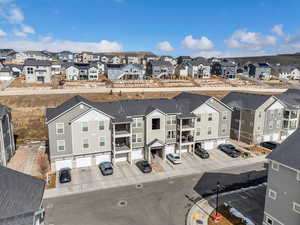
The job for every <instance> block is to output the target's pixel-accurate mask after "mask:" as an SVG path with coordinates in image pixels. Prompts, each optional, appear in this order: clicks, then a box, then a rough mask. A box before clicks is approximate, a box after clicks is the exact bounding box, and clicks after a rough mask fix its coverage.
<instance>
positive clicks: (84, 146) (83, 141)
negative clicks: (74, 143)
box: [82, 138, 90, 150]
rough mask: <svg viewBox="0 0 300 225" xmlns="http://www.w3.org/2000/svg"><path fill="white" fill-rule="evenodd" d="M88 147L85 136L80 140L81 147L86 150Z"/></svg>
mask: <svg viewBox="0 0 300 225" xmlns="http://www.w3.org/2000/svg"><path fill="white" fill-rule="evenodd" d="M89 147H90V145H89V139H87V138H85V139H83V140H82V148H83V149H84V150H87V149H89Z"/></svg>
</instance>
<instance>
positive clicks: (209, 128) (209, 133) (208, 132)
mask: <svg viewBox="0 0 300 225" xmlns="http://www.w3.org/2000/svg"><path fill="white" fill-rule="evenodd" d="M207 134H208V135H211V127H208V128H207Z"/></svg>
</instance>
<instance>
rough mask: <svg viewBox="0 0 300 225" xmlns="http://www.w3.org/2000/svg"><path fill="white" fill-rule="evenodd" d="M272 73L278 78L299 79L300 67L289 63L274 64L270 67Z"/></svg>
mask: <svg viewBox="0 0 300 225" xmlns="http://www.w3.org/2000/svg"><path fill="white" fill-rule="evenodd" d="M272 75H273V76H275V77H278V78H279V79H293V80H299V79H300V68H298V67H296V66H291V65H287V66H283V65H276V66H273V67H272Z"/></svg>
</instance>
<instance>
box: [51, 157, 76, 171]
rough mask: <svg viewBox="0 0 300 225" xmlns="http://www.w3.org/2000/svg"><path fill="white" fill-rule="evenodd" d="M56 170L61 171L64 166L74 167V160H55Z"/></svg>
mask: <svg viewBox="0 0 300 225" xmlns="http://www.w3.org/2000/svg"><path fill="white" fill-rule="evenodd" d="M55 168H56V171H59V170H60V169H62V168H70V169H72V160H71V159H68V160H58V161H56V162H55Z"/></svg>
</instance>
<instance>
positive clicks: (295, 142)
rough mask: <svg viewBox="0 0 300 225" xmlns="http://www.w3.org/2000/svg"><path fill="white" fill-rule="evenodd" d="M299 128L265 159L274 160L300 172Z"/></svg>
mask: <svg viewBox="0 0 300 225" xmlns="http://www.w3.org/2000/svg"><path fill="white" fill-rule="evenodd" d="M299 140H300V128H299V129H297V130H296V131H295V132H294V133H293V134H291V135H290V136H289V137H288V138H287V139H286V140H285V141H284V142H282V143H281V145H280V146H278V147H277V148H275V149H274V150H273V151H272V152H271V153H270V154H269V155H268V156H267V159H271V160H274V161H276V162H279V163H281V164H284V165H286V166H288V167H290V168H293V169H297V170H300V163H299V162H300V148H299Z"/></svg>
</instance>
